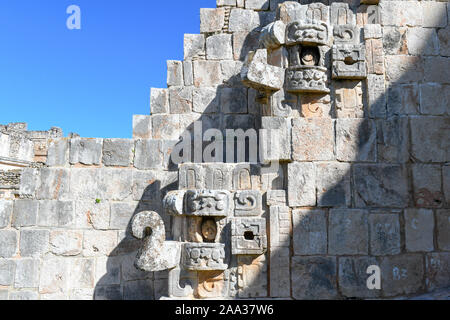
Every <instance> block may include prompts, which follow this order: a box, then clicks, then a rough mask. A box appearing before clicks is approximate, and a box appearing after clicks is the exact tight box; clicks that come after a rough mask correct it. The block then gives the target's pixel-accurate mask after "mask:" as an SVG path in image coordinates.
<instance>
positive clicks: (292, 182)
mask: <svg viewBox="0 0 450 320" xmlns="http://www.w3.org/2000/svg"><path fill="white" fill-rule="evenodd" d="M288 177H289V178H288V202H289V206H290V207H306V206H315V205H316V189H315V183H316V174H315V168H314V164H313V163H310V162H294V163H290V164H289V165H288Z"/></svg>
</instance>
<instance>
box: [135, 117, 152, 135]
mask: <svg viewBox="0 0 450 320" xmlns="http://www.w3.org/2000/svg"><path fill="white" fill-rule="evenodd" d="M151 137H152V117H151V116H144V115H133V139H150V138H151Z"/></svg>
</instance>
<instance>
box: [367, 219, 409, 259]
mask: <svg viewBox="0 0 450 320" xmlns="http://www.w3.org/2000/svg"><path fill="white" fill-rule="evenodd" d="M369 231H370V254H371V255H375V256H384V255H396V254H399V253H400V252H401V247H400V245H401V243H400V240H401V239H400V221H399V213H388V212H380V213H378V212H374V213H371V214H370V215H369Z"/></svg>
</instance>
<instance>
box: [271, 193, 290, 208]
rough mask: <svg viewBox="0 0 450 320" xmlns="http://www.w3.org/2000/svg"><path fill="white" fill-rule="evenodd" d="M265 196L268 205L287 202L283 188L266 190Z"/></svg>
mask: <svg viewBox="0 0 450 320" xmlns="http://www.w3.org/2000/svg"><path fill="white" fill-rule="evenodd" d="M266 198H267V201H266V202H267V205H268V206H285V205H286V202H287V198H286V191H285V190H268V191H267V195H266Z"/></svg>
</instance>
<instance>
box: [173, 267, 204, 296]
mask: <svg viewBox="0 0 450 320" xmlns="http://www.w3.org/2000/svg"><path fill="white" fill-rule="evenodd" d="M181 273H182V271H181V269H180V267H176V268H173V269H172V270H170V271H169V296H170V297H175V298H183V297H184V298H185V297H189V296H192V295H193V293H194V287H196V286H197V278H196V274H195V273H194V272H190V271H188V272H187V274H188V277H185V278H182V277H181ZM181 282H185V285H184V288H183V287H181Z"/></svg>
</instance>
